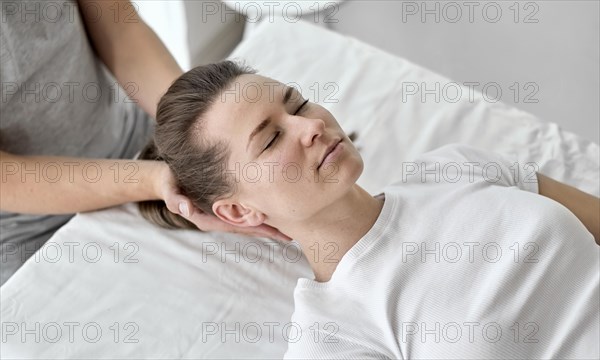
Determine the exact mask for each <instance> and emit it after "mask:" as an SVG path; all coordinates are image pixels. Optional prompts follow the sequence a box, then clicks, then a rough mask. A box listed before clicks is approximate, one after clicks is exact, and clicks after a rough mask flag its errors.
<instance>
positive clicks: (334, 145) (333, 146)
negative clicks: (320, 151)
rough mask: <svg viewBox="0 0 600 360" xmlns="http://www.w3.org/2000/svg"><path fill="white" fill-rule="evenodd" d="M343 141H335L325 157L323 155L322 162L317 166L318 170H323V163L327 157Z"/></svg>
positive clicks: (328, 148) (326, 151)
mask: <svg viewBox="0 0 600 360" xmlns="http://www.w3.org/2000/svg"><path fill="white" fill-rule="evenodd" d="M341 142H342V139H337V140H335V141H333V142H332V143H331V144H330V145H329V146H328V147H327V150H325V155H323V157H321V162H320V163H319V166H317V170H318V169H320V168H321V165H323V161H325V158H326V157H327V155H329V154H330V153H331V152H332V151H333V149H334V148H335V147H336V146H337V144H339V143H341Z"/></svg>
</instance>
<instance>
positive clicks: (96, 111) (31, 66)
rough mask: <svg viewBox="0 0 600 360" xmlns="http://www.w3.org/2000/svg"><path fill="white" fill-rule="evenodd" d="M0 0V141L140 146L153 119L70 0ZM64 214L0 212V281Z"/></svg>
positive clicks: (85, 154)
mask: <svg viewBox="0 0 600 360" xmlns="http://www.w3.org/2000/svg"><path fill="white" fill-rule="evenodd" d="M0 5H1V10H0V11H1V18H0V30H1V32H0V40H1V41H0V65H1V67H0V81H1V88H0V149H1V150H3V151H6V152H9V153H13V154H19V155H59V156H72V157H82V158H132V157H133V156H134V155H135V154H136V153H137V152H138V151H139V150H141V148H142V147H143V145H144V144H145V143H146V141H147V139H148V138H149V137H150V136H151V133H152V129H153V123H154V120H153V119H151V118H150V117H149V116H148V115H147V114H146V113H145V112H144V111H142V110H141V109H140V108H139V107H138V106H137V105H136V104H135V103H133V101H132V100H131V99H129V98H128V97H127V96H126V95H125V91H124V90H123V88H121V87H120V86H119V85H118V84H117V82H116V80H115V79H114V78H113V77H112V76H111V75H110V73H109V72H108V71H107V69H106V68H105V67H104V65H103V64H102V63H101V61H100V60H99V59H98V58H97V57H96V56H95V54H94V51H93V48H92V45H91V43H90V41H89V40H88V38H87V36H86V32H85V27H84V24H83V22H82V19H81V17H80V14H79V9H78V7H77V4H76V2H74V1H60V2H54V1H50V2H46V1H23V2H18V1H0ZM113 15H114V14H109V13H107V14H99V15H98V16H113ZM131 86H132V87H134V86H135V85H133V84H132V85H131ZM71 217H72V215H66V216H38V215H24V214H15V213H8V212H0V242H1V244H2V248H1V249H0V253H1V257H2V258H1V259H0V270H1V273H2V283H3V282H4V281H6V279H7V278H8V277H7V276H6V275H5V274H8V273H12V271H14V270H16V268H15V266H16V267H17V268H18V266H20V265H21V263H22V262H24V261H25V260H26V259H27V258H28V257H29V256H31V255H32V254H33V252H34V251H35V250H36V249H37V248H39V247H40V246H41V245H42V244H43V243H44V242H45V241H46V240H47V239H48V238H49V237H50V236H51V235H52V234H53V233H54V231H56V230H57V229H58V228H59V227H60V226H62V225H63V224H64V223H66V222H67V221H68V220H69V219H70V218H71ZM27 246H28V247H27ZM25 247H27V249H25ZM15 252H16V254H13V253H15ZM14 256H18V257H19V259H18V261H17V260H16V259H14ZM15 261H16V262H15ZM8 276H10V274H8Z"/></svg>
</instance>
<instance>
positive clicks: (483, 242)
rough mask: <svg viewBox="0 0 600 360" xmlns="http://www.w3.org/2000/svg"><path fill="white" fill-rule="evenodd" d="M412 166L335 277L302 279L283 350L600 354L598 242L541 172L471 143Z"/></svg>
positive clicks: (313, 354)
mask: <svg viewBox="0 0 600 360" xmlns="http://www.w3.org/2000/svg"><path fill="white" fill-rule="evenodd" d="M469 162H474V163H478V164H468V163H469ZM400 166H404V169H405V171H403V173H404V174H405V178H404V179H402V180H401V181H399V182H397V183H395V184H393V185H391V186H389V187H387V188H386V189H385V191H384V193H385V203H384V206H383V209H382V211H381V214H380V215H379V217H378V219H377V221H376V222H375V225H374V226H373V227H372V228H371V229H370V230H369V232H368V233H367V234H366V235H365V236H364V237H363V238H361V239H360V240H359V241H358V242H357V243H356V244H355V245H354V246H353V247H352V248H351V249H350V251H348V252H347V253H346V254H345V255H344V256H343V258H342V259H341V261H340V263H339V264H338V266H337V268H336V270H335V272H334V274H333V276H332V278H331V280H330V281H329V282H327V283H319V282H315V281H313V280H309V279H306V278H301V279H299V280H298V284H297V286H296V289H295V292H294V298H295V311H294V314H293V316H292V323H293V324H295V325H296V328H297V329H301V331H296V332H295V333H294V334H290V337H289V347H288V351H287V352H286V355H285V358H287V359H289V358H329V359H331V358H336V359H338V358H339V359H356V358H395V359H419V358H427V359H436V358H444V359H451V358H454V359H491V358H493V359H497V358H513V359H514V358H527V359H539V358H577V359H584V358H586V359H587V358H590V359H598V358H599V357H600V349H599V340H598V339H599V338H600V329H599V326H600V325H599V323H600V305H599V303H600V297H599V280H600V275H599V274H600V270H599V269H600V247H599V246H598V245H597V244H596V243H595V241H594V237H593V235H592V234H591V233H590V232H589V231H588V230H587V229H586V228H585V226H584V225H583V223H581V222H580V221H579V219H578V218H577V217H576V216H575V215H574V214H573V213H571V212H570V211H569V210H568V209H567V208H566V207H564V206H563V205H561V204H560V203H558V202H556V201H554V200H552V199H549V198H547V197H544V196H540V195H539V194H538V184H537V177H536V175H535V171H536V170H537V168H535V167H528V166H527V165H526V164H514V163H513V162H510V161H509V160H507V159H506V158H504V157H502V156H499V155H498V154H495V153H491V152H487V151H483V150H479V149H477V148H474V147H471V146H466V145H460V144H451V145H446V146H444V147H441V148H439V149H436V150H434V151H431V152H429V153H426V154H424V155H422V156H421V157H420V158H419V159H417V160H416V161H415V162H412V163H404V164H401V165H400ZM436 166H438V167H439V168H438V170H437V171H431V169H434V170H435V168H436ZM517 168H519V171H518V172H517V171H516V169H517ZM426 169H427V170H429V171H425V170H426ZM484 169H485V170H484ZM434 173H436V174H437V176H438V179H437V181H436V176H435V174H434ZM422 176H424V179H422Z"/></svg>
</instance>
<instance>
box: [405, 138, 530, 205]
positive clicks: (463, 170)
mask: <svg viewBox="0 0 600 360" xmlns="http://www.w3.org/2000/svg"><path fill="white" fill-rule="evenodd" d="M413 165H414V166H412V167H410V166H409V167H407V168H408V169H411V170H412V172H415V171H414V169H415V168H416V169H419V171H418V172H417V174H416V175H421V176H423V179H424V180H425V179H426V178H427V176H428V175H427V171H424V169H429V170H428V171H431V170H433V169H438V171H439V172H440V175H441V181H450V182H456V181H471V182H473V181H478V180H485V181H486V182H488V183H490V184H496V185H501V186H507V187H511V186H516V187H518V188H519V189H521V190H525V191H530V192H533V193H536V194H538V193H539V189H538V180H537V171H538V170H539V166H538V164H536V163H535V162H523V161H520V160H519V159H518V158H517V156H506V155H502V154H499V153H496V152H493V151H489V150H484V149H481V148H477V147H474V146H471V145H465V144H448V145H444V146H442V147H440V148H437V149H435V150H432V151H429V152H427V153H425V154H423V155H421V156H420V157H419V158H418V159H417V160H415V161H414V162H413ZM430 174H431V172H430ZM404 176H407V175H406V174H405V175H404ZM431 176H433V175H431Z"/></svg>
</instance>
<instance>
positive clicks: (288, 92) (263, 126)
mask: <svg viewBox="0 0 600 360" xmlns="http://www.w3.org/2000/svg"><path fill="white" fill-rule="evenodd" d="M293 92H294V88H293V87H291V86H286V90H285V95H284V96H283V102H282V103H283V105H286V104H287V103H288V102H289V101H290V99H291V98H292V93H293ZM270 123H271V120H270V119H265V120H263V121H261V122H260V124H258V126H257V127H255V128H254V130H252V132H251V133H250V136H248V143H247V144H246V151H248V147H250V143H251V142H252V139H253V138H254V137H255V136H256V135H258V134H259V133H260V132H261V131H263V130H264V129H266V127H267V126H269V124H270Z"/></svg>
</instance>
